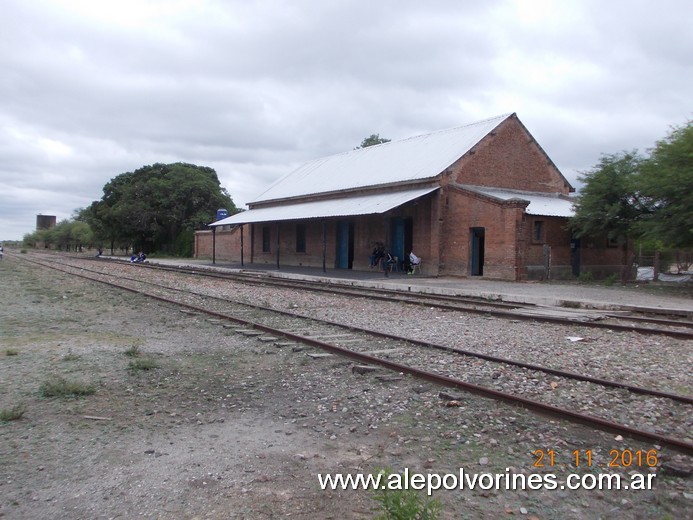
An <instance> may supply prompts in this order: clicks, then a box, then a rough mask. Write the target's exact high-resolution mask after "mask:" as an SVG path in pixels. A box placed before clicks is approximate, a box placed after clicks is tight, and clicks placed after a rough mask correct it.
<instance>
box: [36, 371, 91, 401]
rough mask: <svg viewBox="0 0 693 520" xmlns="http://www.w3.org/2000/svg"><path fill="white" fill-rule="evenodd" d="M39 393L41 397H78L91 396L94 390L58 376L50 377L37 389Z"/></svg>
mask: <svg viewBox="0 0 693 520" xmlns="http://www.w3.org/2000/svg"><path fill="white" fill-rule="evenodd" d="M39 393H40V394H41V395H42V396H43V397H79V396H83V395H92V394H94V393H96V389H95V388H94V387H93V386H91V385H87V384H85V383H81V382H79V381H68V380H66V379H64V378H62V377H60V376H52V377H50V378H49V379H47V380H46V381H44V382H43V383H41V386H40V387H39Z"/></svg>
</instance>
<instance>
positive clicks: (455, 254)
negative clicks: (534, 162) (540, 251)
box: [440, 187, 526, 280]
mask: <svg viewBox="0 0 693 520" xmlns="http://www.w3.org/2000/svg"><path fill="white" fill-rule="evenodd" d="M443 197H444V200H443V201H442V204H443V205H444V207H445V211H444V215H445V216H444V219H443V225H442V232H441V265H440V274H442V275H458V276H459V275H462V276H468V275H471V257H472V249H471V248H472V228H483V229H484V260H483V276H484V277H486V278H499V279H505V280H515V279H516V278H517V276H518V274H517V272H518V269H519V268H520V265H519V264H518V262H519V260H520V259H519V257H518V254H517V253H518V252H517V249H516V238H517V237H518V235H519V234H520V226H521V221H522V212H523V209H524V207H525V205H526V203H518V202H514V201H512V202H505V203H503V202H500V201H499V202H495V201H492V200H490V199H488V198H487V197H483V196H479V195H476V194H473V193H470V192H467V191H464V190H459V189H455V188H454V187H449V188H448V189H447V190H446V191H445V192H444V194H443Z"/></svg>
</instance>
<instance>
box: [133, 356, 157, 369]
mask: <svg viewBox="0 0 693 520" xmlns="http://www.w3.org/2000/svg"><path fill="white" fill-rule="evenodd" d="M128 368H129V369H130V370H133V371H136V370H144V371H146V370H154V369H155V368H159V364H158V363H157V362H156V361H155V360H153V359H151V358H141V359H133V360H132V361H130V363H129V364H128Z"/></svg>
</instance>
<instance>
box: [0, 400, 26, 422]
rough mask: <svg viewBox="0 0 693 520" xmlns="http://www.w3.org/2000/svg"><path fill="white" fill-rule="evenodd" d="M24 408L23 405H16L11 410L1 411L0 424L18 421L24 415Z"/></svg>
mask: <svg viewBox="0 0 693 520" xmlns="http://www.w3.org/2000/svg"><path fill="white" fill-rule="evenodd" d="M24 411H25V409H24V406H22V405H21V404H17V405H14V406H13V407H12V408H10V409H4V410H0V422H9V421H17V420H19V419H21V418H22V416H23V415H24Z"/></svg>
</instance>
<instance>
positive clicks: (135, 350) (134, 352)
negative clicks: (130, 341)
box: [123, 345, 141, 357]
mask: <svg viewBox="0 0 693 520" xmlns="http://www.w3.org/2000/svg"><path fill="white" fill-rule="evenodd" d="M123 354H125V355H126V356H128V357H139V355H140V354H141V352H140V347H139V346H138V345H133V346H131V347H130V348H128V349H127V350H125V351H124V352H123Z"/></svg>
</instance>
